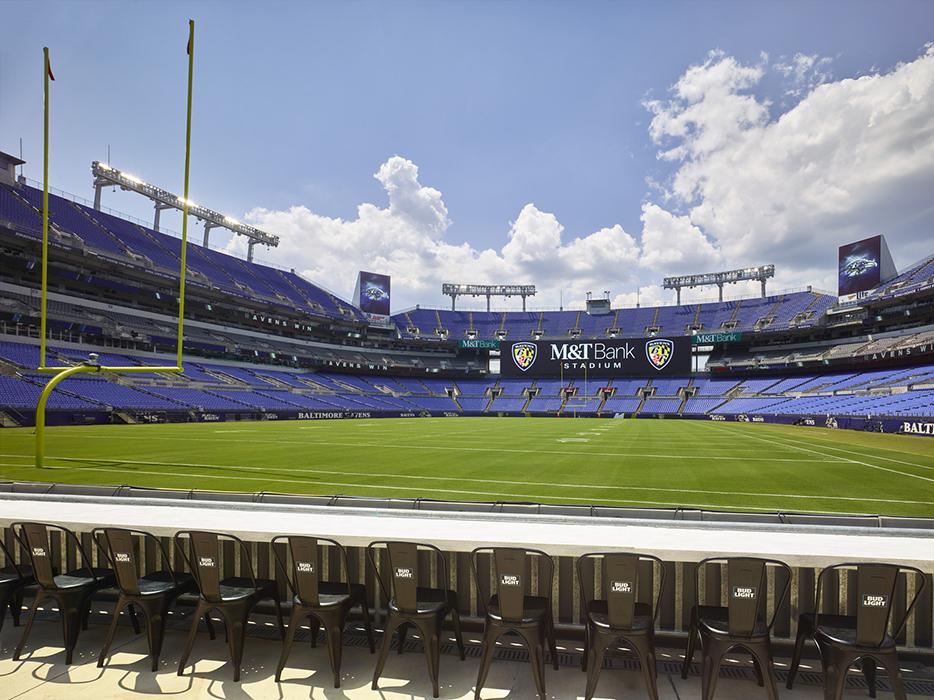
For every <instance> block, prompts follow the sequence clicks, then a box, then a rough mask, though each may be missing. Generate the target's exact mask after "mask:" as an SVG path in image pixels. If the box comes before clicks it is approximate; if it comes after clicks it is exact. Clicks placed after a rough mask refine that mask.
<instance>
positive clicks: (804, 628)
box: [785, 615, 811, 690]
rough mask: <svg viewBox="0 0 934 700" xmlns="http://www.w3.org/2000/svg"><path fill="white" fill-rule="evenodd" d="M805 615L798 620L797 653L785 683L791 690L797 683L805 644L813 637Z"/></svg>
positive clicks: (792, 659) (792, 658) (792, 657)
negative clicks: (796, 677)
mask: <svg viewBox="0 0 934 700" xmlns="http://www.w3.org/2000/svg"><path fill="white" fill-rule="evenodd" d="M805 619H806V618H805V617H804V615H801V616H800V618H799V619H798V634H797V636H796V637H795V651H794V653H793V654H792V656H791V665H790V666H789V667H788V679H787V680H786V681H785V687H786V688H788V690H791V688H792V686H793V685H794V683H795V676H796V675H798V666H799V665H800V664H801V653H802V652H803V651H804V643H805V641H807V638H808V637H810V636H811V631H810V625H809V624H808V623H806V622H805Z"/></svg>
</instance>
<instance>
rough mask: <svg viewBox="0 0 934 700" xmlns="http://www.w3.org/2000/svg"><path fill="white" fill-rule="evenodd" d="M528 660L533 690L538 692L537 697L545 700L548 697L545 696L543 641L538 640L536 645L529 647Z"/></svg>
mask: <svg viewBox="0 0 934 700" xmlns="http://www.w3.org/2000/svg"><path fill="white" fill-rule="evenodd" d="M529 659H530V660H531V661H532V678H534V679H535V688H536V689H537V690H538V697H540V698H541V699H542V700H545V699H546V698H547V697H548V696H547V695H546V694H545V646H544V640H538V641H537V643H535V644H532V645H530V646H529Z"/></svg>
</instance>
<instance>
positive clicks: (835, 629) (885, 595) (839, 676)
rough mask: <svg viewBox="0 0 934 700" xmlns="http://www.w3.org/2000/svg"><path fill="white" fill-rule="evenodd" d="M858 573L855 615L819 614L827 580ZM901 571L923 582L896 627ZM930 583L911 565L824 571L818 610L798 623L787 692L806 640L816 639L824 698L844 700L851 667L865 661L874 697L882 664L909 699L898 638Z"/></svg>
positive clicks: (819, 582)
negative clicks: (894, 614)
mask: <svg viewBox="0 0 934 700" xmlns="http://www.w3.org/2000/svg"><path fill="white" fill-rule="evenodd" d="M853 570H855V571H856V614H855V615H834V614H827V613H822V612H820V610H821V602H822V600H823V597H822V595H821V593H822V590H823V588H824V586H825V585H826V580H827V578H828V577H830V576H831V575H833V574H836V573H843V574H844V575H846V574H847V573H848V572H850V571H853ZM901 572H905V573H911V574H914V575H915V576H916V580H917V581H920V584H919V585H918V586H917V588H916V589H915V595H914V597H913V598H912V599H911V601H909V603H908V605H907V606H906V608H905V613H904V614H903V615H902V618H901V620H900V621H899V622H898V624H897V625H891V622H892V604H893V602H894V600H895V588H896V586H897V584H898V575H899V573H901ZM926 585H927V582H926V580H925V577H924V574H923V572H921V570H919V569H916V568H914V567H912V566H898V565H895V564H871V563H851V564H836V565H834V566H828V567H827V568H825V569H824V570H823V571H821V572H820V575H819V576H818V577H817V598H816V600H817V609H816V611H815V612H813V613H803V614H802V615H801V616H800V617H799V619H798V635H797V638H796V639H795V651H794V656H793V657H792V660H791V667H790V669H789V671H788V681H787V683H786V685H787V686H788V688H789V689H790V688H791V687H792V685H793V684H794V680H795V675H796V674H797V672H798V665H799V664H800V663H801V651H802V650H803V648H804V642H805V641H806V640H807V639H809V638H813V639H814V641H815V642H817V648H818V649H819V651H820V655H821V664H822V665H823V668H824V697H825V698H827V700H836V699H837V698H840V697H842V695H843V688H844V685H845V683H846V673H847V669H848V668H849V667H850V666H851V665H852V664H853V663H854V662H856V661H857V660H861V661H862V671H863V674H864V675H865V676H866V682H867V684H868V686H869V696H870V697H873V698H874V697H876V663H879V664H880V665H881V666H882V667H883V668H884V669H885V671H886V673H887V674H888V677H889V682H890V683H891V684H892V691H893V692H894V694H895V697H896V699H897V700H904V698H905V688H904V686H903V684H902V677H901V672H900V671H899V668H898V651H897V649H896V646H895V640H896V638H897V637H898V636H899V635H900V634H901V632H902V629H903V628H904V626H905V622H906V621H907V620H908V615H909V614H910V613H911V610H912V608H914V605H915V603H916V602H917V601H918V599H919V598H920V597H921V593H922V592H924V589H925V586H926ZM890 625H891V629H892V633H891V634H890V633H889V629H890Z"/></svg>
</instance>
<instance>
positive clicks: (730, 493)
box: [0, 455, 934, 505]
mask: <svg viewBox="0 0 934 700" xmlns="http://www.w3.org/2000/svg"><path fill="white" fill-rule="evenodd" d="M11 456H15V455H0V457H4V458H6V457H11ZM48 459H52V460H57V461H59V462H105V463H108V464H139V465H143V466H154V467H185V468H186V469H187V468H193V469H232V470H237V471H257V472H262V473H264V474H269V473H280V472H287V473H294V474H330V475H338V476H366V477H374V476H379V477H386V478H390V479H411V480H419V481H462V482H465V483H475V484H499V485H505V486H544V487H554V488H562V489H564V488H569V489H603V490H614V491H656V492H660V493H691V494H707V495H717V496H754V497H757V498H763V497H764V498H804V499H812V500H814V499H824V500H831V501H862V502H867V503H903V504H911V505H934V501H909V500H899V499H890V498H863V497H857V496H821V495H815V494H792V493H757V492H746V491H714V490H707V489H673V488H664V487H655V486H613V485H609V484H579V483H576V484H569V483H563V482H548V481H514V480H506V479H478V478H473V477H462V476H424V475H421V474H396V473H386V472H372V471H369V472H355V471H347V470H339V469H318V468H312V467H308V468H303V469H293V468H290V467H281V468H269V467H261V466H250V465H240V464H204V463H197V462H195V463H192V462H154V461H148V460H131V459H85V458H82V457H49V458H48ZM5 466H31V465H28V464H24V465H5ZM87 468H89V469H90V468H94V467H87ZM132 473H139V472H137V471H136V470H133V472H132ZM302 483H305V482H302ZM314 483H326V482H320V481H315V482H314ZM465 493H466V492H465Z"/></svg>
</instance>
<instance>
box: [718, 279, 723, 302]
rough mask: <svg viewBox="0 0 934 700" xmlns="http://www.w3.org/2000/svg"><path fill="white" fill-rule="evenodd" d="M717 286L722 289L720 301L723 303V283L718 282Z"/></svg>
mask: <svg viewBox="0 0 934 700" xmlns="http://www.w3.org/2000/svg"><path fill="white" fill-rule="evenodd" d="M717 286H718V287H719V288H720V301H723V282H717Z"/></svg>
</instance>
